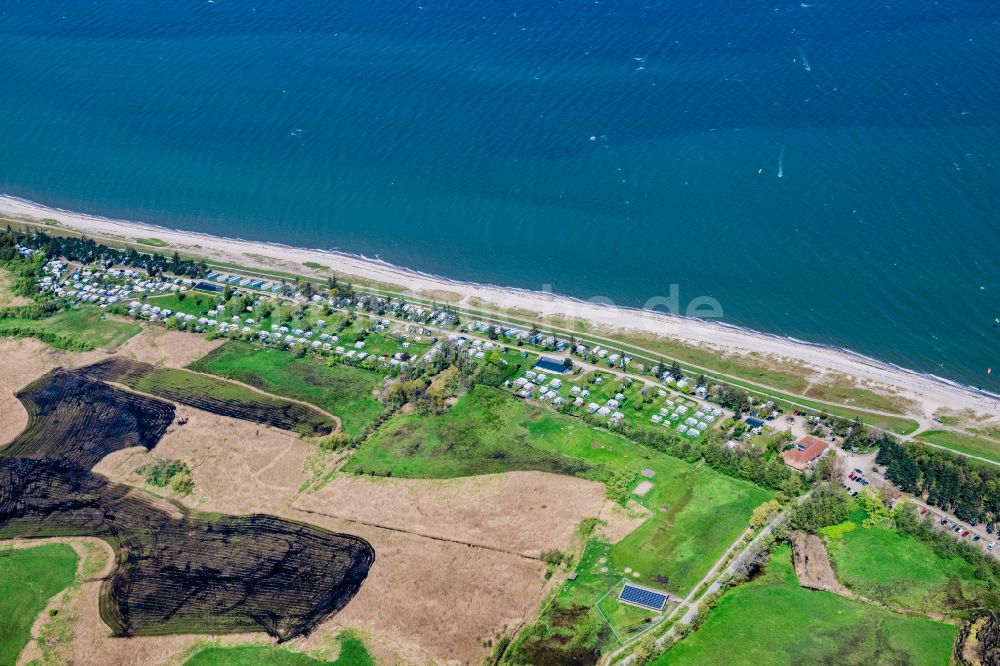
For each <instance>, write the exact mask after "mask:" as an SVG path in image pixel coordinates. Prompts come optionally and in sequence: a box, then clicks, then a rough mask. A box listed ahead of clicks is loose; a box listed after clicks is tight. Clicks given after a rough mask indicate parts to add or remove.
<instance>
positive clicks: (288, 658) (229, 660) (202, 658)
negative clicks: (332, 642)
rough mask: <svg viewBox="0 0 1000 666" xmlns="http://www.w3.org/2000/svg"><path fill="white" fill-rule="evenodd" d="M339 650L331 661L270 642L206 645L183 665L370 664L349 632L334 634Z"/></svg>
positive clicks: (362, 648)
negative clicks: (224, 645) (218, 645)
mask: <svg viewBox="0 0 1000 666" xmlns="http://www.w3.org/2000/svg"><path fill="white" fill-rule="evenodd" d="M336 642H337V644H338V645H339V648H340V650H339V653H338V655H337V658H336V659H335V660H334V661H324V660H323V659H317V658H314V657H310V656H309V655H306V654H302V653H299V652H291V651H289V650H286V649H284V648H281V647H274V646H270V645H241V646H236V647H225V648H223V647H210V648H205V649H203V650H201V651H199V652H197V653H195V654H194V656H192V657H191V658H190V659H188V660H187V661H185V662H184V666H258V665H259V666H316V665H317V664H326V665H328V666H329V665H335V666H374V665H375V660H374V659H372V657H371V655H370V654H368V649H367V648H366V647H365V644H364V642H363V641H362V640H361V639H360V638H358V637H356V636H355V635H354V634H352V633H350V632H344V633H342V634H340V635H339V636H337V639H336Z"/></svg>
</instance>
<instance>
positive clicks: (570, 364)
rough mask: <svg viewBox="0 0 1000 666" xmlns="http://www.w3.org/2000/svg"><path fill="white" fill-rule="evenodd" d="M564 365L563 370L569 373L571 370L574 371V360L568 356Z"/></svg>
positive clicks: (564, 360)
mask: <svg viewBox="0 0 1000 666" xmlns="http://www.w3.org/2000/svg"><path fill="white" fill-rule="evenodd" d="M562 365H563V370H565V371H566V372H569V371H570V370H572V369H573V359H571V358H570V357H568V356H567V357H566V358H565V359H563V363H562Z"/></svg>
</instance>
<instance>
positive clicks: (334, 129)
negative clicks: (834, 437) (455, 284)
mask: <svg viewBox="0 0 1000 666" xmlns="http://www.w3.org/2000/svg"><path fill="white" fill-rule="evenodd" d="M998 44H1000V5H998V3H996V2H992V1H987V0H941V1H940V2H937V3H929V2H922V1H918V0H911V1H902V0H888V1H883V2H880V3H869V2H860V1H858V0H807V1H805V2H773V3H763V2H746V1H743V0H741V1H736V0H731V1H730V0H713V1H712V2H699V1H685V2H679V1H670V2H655V1H652V2H645V3H639V2H611V1H609V0H598V1H596V2H595V1H592V0H591V1H580V2H569V1H567V2H553V1H541V2H507V1H502V2H498V1H497V0H489V1H486V0H461V1H447V2H446V1H442V0H414V1H410V2H403V1H400V0H393V1H389V0H366V1H365V2H340V1H334V0H297V1H294V2H292V1H289V0H285V1H281V2H278V1H275V0H252V1H251V0H214V1H211V0H210V1H206V0H190V1H178V0H163V1H159V2H147V1H145V0H102V1H101V2H81V1H80V0H44V1H43V0H12V1H11V2H7V3H4V5H3V6H2V7H0V53H2V54H3V69H2V73H0V147H2V152H0V192H3V193H7V194H13V195H16V196H20V197H24V198H27V199H31V200H34V201H38V202H40V203H44V204H48V205H53V206H57V207H62V208H66V209H72V210H79V211H83V212H88V213H95V214H100V215H107V216H113V217H118V218H124V219H134V220H142V221H147V222H153V223H158V224H164V225H169V226H172V227H178V228H183V229H190V230H196V231H203V232H211V233H217V234H221V235H226V236H236V237H242V238H247V239H257V240H267V241H274V242H281V243H286V244H291V245H302V246H307V247H318V248H327V249H338V250H342V251H346V252H354V253H360V254H364V255H366V256H371V257H378V258H381V259H383V260H385V261H388V262H392V263H395V264H399V265H402V266H405V267H409V268H413V269H416V270H420V271H425V272H429V273H435V274H440V275H443V276H446V277H449V278H454V279H461V280H471V281H480V282H488V283H493V284H499V285H512V286H517V287H523V288H528V289H541V288H542V287H543V285H547V284H548V285H552V287H551V288H552V289H553V290H554V291H556V292H558V293H563V294H567V295H571V296H575V297H579V298H590V297H594V296H600V297H603V298H605V299H610V300H612V301H614V302H616V303H619V304H622V305H628V306H636V307H639V306H642V305H643V304H644V303H646V302H647V301H648V300H649V299H650V298H653V297H656V296H667V295H669V294H670V293H671V292H670V289H671V287H670V285H673V284H675V285H678V288H679V294H680V301H681V302H680V305H681V312H683V311H684V306H685V304H686V303H689V302H690V301H691V300H692V299H695V298H697V297H699V296H708V297H711V298H714V299H716V300H717V302H718V303H719V305H720V306H721V309H722V312H723V321H724V322H726V323H729V324H733V325H740V326H747V327H750V328H753V329H757V330H760V331H765V332H769V333H774V334H778V335H787V336H792V337H795V338H798V339H803V340H808V341H812V342H816V343H821V344H828V345H834V346H838V347H846V348H849V349H852V350H855V351H857V352H860V353H863V354H867V355H871V356H874V357H877V358H879V359H882V360H885V361H890V362H893V363H896V364H899V365H901V366H904V367H908V368H912V369H916V370H919V371H923V372H930V373H934V374H936V375H940V376H942V377H946V378H949V379H953V380H957V381H960V382H963V383H967V384H972V385H976V386H982V387H983V388H985V389H989V390H993V391H998V390H1000V329H998V328H994V327H993V323H994V318H995V317H997V316H1000V277H998V275H1000V176H998V167H1000V129H998V127H1000V49H998V48H997V45H998ZM989 367H995V368H996V369H997V372H995V373H993V375H992V376H988V375H987V368H989Z"/></svg>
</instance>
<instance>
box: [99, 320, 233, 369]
mask: <svg viewBox="0 0 1000 666" xmlns="http://www.w3.org/2000/svg"><path fill="white" fill-rule="evenodd" d="M224 342H225V340H223V339H219V340H206V339H205V337H204V336H201V335H194V334H192V333H185V332H183V331H168V330H166V329H165V328H162V327H159V326H146V327H143V330H142V332H141V333H139V335H136V336H133V337H132V338H130V339H129V341H128V342H126V343H125V344H124V345H122V346H121V348H120V349H119V350H118V353H117V355H119V356H124V357H125V358H129V359H132V360H134V361H143V362H144V363H150V364H152V365H156V366H166V367H171V368H183V367H185V366H187V365H188V364H190V363H193V362H194V361H196V360H198V359H199V358H201V357H202V356H204V355H205V354H207V353H209V352H210V351H212V350H213V349H216V348H217V347H220V346H221V345H222V344H223V343H224Z"/></svg>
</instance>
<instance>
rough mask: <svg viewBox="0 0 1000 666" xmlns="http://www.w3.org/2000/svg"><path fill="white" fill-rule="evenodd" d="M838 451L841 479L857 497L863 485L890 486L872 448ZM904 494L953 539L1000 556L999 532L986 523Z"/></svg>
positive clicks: (873, 486) (874, 488)
mask: <svg viewBox="0 0 1000 666" xmlns="http://www.w3.org/2000/svg"><path fill="white" fill-rule="evenodd" d="M837 455H839V456H840V457H841V459H843V460H844V463H845V467H846V471H845V472H844V478H843V481H842V483H843V485H844V487H845V488H846V489H847V491H848V492H850V493H851V495H852V496H855V497H856V496H857V494H858V493H859V492H861V490H863V489H864V488H868V489H869V490H870V491H871V492H878V490H879V489H880V488H882V487H884V486H887V485H888V486H890V487H891V486H892V484H891V482H889V481H888V480H887V479H886V478H885V477H884V476H882V475H881V474H880V473H879V472H878V471H877V466H876V465H875V453H874V452H872V453H865V454H854V453H850V452H849V451H843V450H837ZM903 495H904V497H906V498H907V499H908V500H909V501H911V502H912V503H913V504H914V505H915V506H917V507H918V512H919V513H920V517H921V518H924V517H926V516H928V515H929V516H931V519H932V520H933V521H934V523H935V524H936V525H937V526H938V528H939V529H944V530H949V531H950V532H952V533H953V534H954V536H955V538H956V539H964V540H967V541H969V542H970V543H973V544H975V545H977V546H979V547H981V548H982V549H983V550H984V551H985V552H988V553H990V554H991V555H993V556H994V557H1000V548H997V547H996V541H997V538H998V535H997V534H996V533H993V534H991V533H989V532H987V531H986V526H985V525H983V524H978V525H971V524H969V523H967V522H963V521H961V520H959V519H958V518H956V517H955V516H954V515H952V514H949V513H945V512H944V511H942V510H941V509H939V508H938V507H932V506H930V505H929V504H927V503H926V502H924V501H923V500H921V499H919V498H916V497H913V496H912V495H908V494H906V493H904V494H903Z"/></svg>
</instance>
